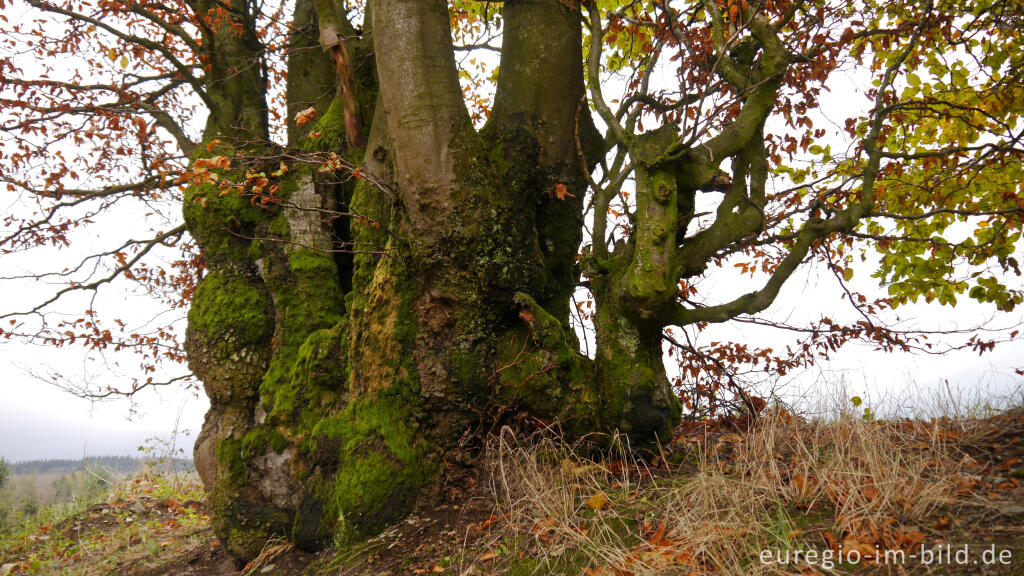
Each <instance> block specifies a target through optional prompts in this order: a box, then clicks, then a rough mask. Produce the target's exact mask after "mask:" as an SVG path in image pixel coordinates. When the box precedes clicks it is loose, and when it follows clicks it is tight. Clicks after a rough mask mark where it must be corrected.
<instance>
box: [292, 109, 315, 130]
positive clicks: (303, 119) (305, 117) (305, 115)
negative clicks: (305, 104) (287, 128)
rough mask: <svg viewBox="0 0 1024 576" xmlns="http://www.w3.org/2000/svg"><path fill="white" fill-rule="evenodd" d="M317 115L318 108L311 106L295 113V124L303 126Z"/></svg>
mask: <svg viewBox="0 0 1024 576" xmlns="http://www.w3.org/2000/svg"><path fill="white" fill-rule="evenodd" d="M315 116H316V108H314V107H313V106H310V107H309V108H306V109H305V110H302V111H301V112H299V113H297V114H296V115H295V125H296V126H302V125H303V124H306V123H307V122H309V121H310V120H312V119H313V118H314V117H315Z"/></svg>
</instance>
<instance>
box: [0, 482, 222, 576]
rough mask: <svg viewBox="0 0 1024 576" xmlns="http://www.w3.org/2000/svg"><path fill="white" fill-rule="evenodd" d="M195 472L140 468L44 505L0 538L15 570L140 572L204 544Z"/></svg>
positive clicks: (2, 557) (4, 558)
mask: <svg viewBox="0 0 1024 576" xmlns="http://www.w3.org/2000/svg"><path fill="white" fill-rule="evenodd" d="M202 498H203V492H202V488H201V486H200V485H199V482H198V478H196V477H194V475H162V474H156V473H144V474H141V475H139V476H137V477H135V478H132V479H129V480H123V481H120V482H117V483H115V484H112V485H111V486H110V487H109V489H108V490H107V491H105V492H103V493H98V494H96V495H95V496H94V497H93V498H91V499H79V500H75V501H72V502H68V503H62V504H54V505H51V506H47V507H44V508H43V509H41V510H40V512H39V513H38V514H36V515H33V516H31V517H28V518H25V519H24V521H23V523H22V524H21V526H19V527H18V528H17V529H15V530H13V531H12V532H10V533H8V534H6V535H4V536H2V537H0V551H2V552H0V565H3V564H12V565H14V568H13V570H12V571H13V572H15V573H18V574H62V575H68V576H91V575H99V574H110V573H115V572H123V571H125V569H127V568H131V569H132V570H135V571H138V570H144V569H146V568H148V567H155V566H159V565H160V564H161V563H162V562H163V561H165V560H167V559H169V558H175V557H179V556H181V555H182V554H187V553H188V552H189V551H192V552H198V551H201V550H205V549H207V548H208V547H209V546H210V545H211V542H210V540H209V537H208V536H207V535H205V533H206V531H207V528H208V525H209V519H208V518H206V517H205V515H204V514H202V513H201V512H200V511H199V510H198V509H197V506H196V505H195V504H197V503H198V502H199V501H201V500H202Z"/></svg>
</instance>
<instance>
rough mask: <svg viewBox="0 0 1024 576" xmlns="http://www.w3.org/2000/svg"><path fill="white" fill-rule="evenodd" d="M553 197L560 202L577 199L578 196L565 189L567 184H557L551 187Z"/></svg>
mask: <svg viewBox="0 0 1024 576" xmlns="http://www.w3.org/2000/svg"><path fill="white" fill-rule="evenodd" d="M551 195H552V196H554V197H555V198H558V199H559V200H565V199H566V198H575V197H576V195H575V194H573V193H572V192H569V190H568V189H567V188H566V187H565V184H562V183H557V184H555V185H554V186H552V187H551Z"/></svg>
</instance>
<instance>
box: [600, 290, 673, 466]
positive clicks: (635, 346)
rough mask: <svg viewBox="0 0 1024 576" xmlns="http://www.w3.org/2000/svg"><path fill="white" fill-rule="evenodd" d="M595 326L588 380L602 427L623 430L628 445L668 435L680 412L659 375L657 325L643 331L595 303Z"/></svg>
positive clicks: (662, 372) (665, 378)
mask: <svg viewBox="0 0 1024 576" xmlns="http://www.w3.org/2000/svg"><path fill="white" fill-rule="evenodd" d="M595 328H596V330H597V356H596V358H595V370H594V378H595V381H596V384H597V386H598V388H599V390H600V395H601V398H602V408H601V416H602V417H601V420H602V422H603V423H604V428H605V429H608V430H616V429H617V430H618V431H619V432H622V433H624V434H626V436H627V437H628V438H629V440H630V442H631V443H632V444H633V445H634V446H643V445H645V444H649V443H650V442H652V441H654V440H656V439H657V440H663V441H664V440H668V439H670V438H671V437H672V430H673V429H674V428H675V426H676V425H677V424H678V423H679V418H680V415H681V410H680V405H679V399H678V398H676V396H675V394H674V393H673V391H672V387H671V385H670V383H669V381H668V376H667V375H666V374H665V364H664V360H663V359H662V354H661V329H660V328H656V327H653V326H652V327H647V329H645V328H644V325H643V324H641V323H638V322H635V321H631V319H630V317H629V316H627V315H626V314H625V313H622V312H620V311H619V310H617V309H616V308H615V307H612V306H604V307H602V306H601V302H600V301H599V302H598V312H597V314H596V317H595Z"/></svg>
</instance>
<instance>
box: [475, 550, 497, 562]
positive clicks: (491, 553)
mask: <svg viewBox="0 0 1024 576" xmlns="http://www.w3.org/2000/svg"><path fill="white" fill-rule="evenodd" d="M498 556H501V552H500V551H497V550H488V551H487V552H484V555H483V556H481V557H480V561H481V562H487V561H488V560H494V559H495V558H497V557H498Z"/></svg>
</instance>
